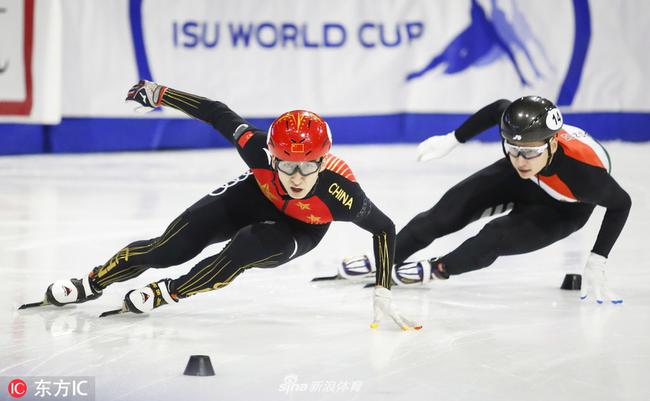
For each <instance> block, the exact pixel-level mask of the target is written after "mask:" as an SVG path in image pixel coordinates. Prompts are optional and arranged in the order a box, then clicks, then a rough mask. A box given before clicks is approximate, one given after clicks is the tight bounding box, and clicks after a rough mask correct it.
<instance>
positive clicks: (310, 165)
mask: <svg viewBox="0 0 650 401" xmlns="http://www.w3.org/2000/svg"><path fill="white" fill-rule="evenodd" d="M322 163H323V159H322V158H321V159H318V160H310V161H307V162H291V161H287V160H280V159H276V162H275V168H277V169H278V170H279V171H282V172H283V173H285V174H287V175H294V174H295V173H296V171H297V172H299V173H300V175H302V176H303V177H304V176H308V175H312V174H314V173H316V172H318V170H319V169H320V165H321V164H322Z"/></svg>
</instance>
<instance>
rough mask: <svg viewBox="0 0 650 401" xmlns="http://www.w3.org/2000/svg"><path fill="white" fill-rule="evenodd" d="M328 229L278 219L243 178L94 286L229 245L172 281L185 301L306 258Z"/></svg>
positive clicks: (111, 266)
mask: <svg viewBox="0 0 650 401" xmlns="http://www.w3.org/2000/svg"><path fill="white" fill-rule="evenodd" d="M328 227H329V224H323V225H312V224H306V223H303V222H301V221H298V220H295V219H292V218H291V217H288V216H286V215H284V214H282V213H281V212H280V211H278V210H277V209H276V208H275V207H274V206H273V205H272V204H271V203H270V202H269V201H268V200H267V199H266V198H264V196H263V195H262V193H261V191H260V189H259V187H258V186H257V184H256V182H255V178H254V177H253V175H251V174H249V173H246V174H244V175H242V176H240V177H239V178H237V179H236V180H233V181H230V182H228V183H227V184H225V185H223V186H221V187H220V188H218V189H216V190H215V191H213V192H212V193H210V194H208V195H206V196H205V197H203V198H202V199H201V200H199V201H198V202H196V203H195V204H194V205H192V206H191V207H190V208H188V209H187V210H186V211H185V212H183V214H181V215H180V216H179V217H177V218H176V219H175V220H174V221H173V222H172V223H171V224H170V225H169V226H168V227H167V229H166V230H165V232H164V233H163V234H162V235H161V236H160V237H157V238H153V239H150V240H144V241H136V242H133V243H131V244H129V245H128V246H126V247H124V248H123V249H121V250H120V251H119V252H118V253H117V254H115V255H114V256H113V257H112V258H111V259H110V260H109V261H108V262H107V263H106V264H104V265H103V266H99V267H97V268H95V269H94V271H93V272H94V277H93V285H96V286H97V287H99V288H105V287H107V286H109V285H110V284H112V283H114V282H119V281H126V280H129V279H131V278H133V277H136V276H138V275H140V274H141V273H142V272H144V271H145V270H147V269H149V268H151V267H153V268H164V267H169V266H175V265H178V264H181V263H184V262H187V261H188V260H190V259H192V258H193V257H195V256H196V255H198V254H199V253H200V252H201V251H202V250H203V249H204V248H205V247H207V246H208V245H210V244H214V243H217V242H222V241H226V240H230V242H229V243H228V244H227V245H226V246H225V247H224V248H223V250H222V251H221V252H219V253H218V254H216V255H214V256H210V257H208V258H206V259H203V260H202V261H200V262H199V263H198V264H197V265H196V266H194V267H193V268H192V269H191V270H190V271H189V272H188V273H187V274H185V275H183V276H181V277H179V278H177V279H175V280H172V282H171V286H170V287H171V288H170V292H172V293H176V294H177V296H178V297H180V298H183V297H187V296H189V295H193V294H196V293H199V292H204V291H210V290H214V289H217V288H220V287H224V286H226V285H228V284H229V283H230V282H231V281H232V280H233V279H234V278H235V277H237V276H238V275H239V274H241V273H242V272H243V271H244V270H246V269H249V268H251V267H276V266H279V265H281V264H284V263H286V262H288V261H289V260H291V259H294V258H297V257H298V256H301V255H304V254H305V253H307V252H308V251H310V250H311V249H313V248H314V247H315V246H316V245H317V244H318V243H319V242H320V240H321V239H322V238H323V236H324V235H325V232H327V229H328Z"/></svg>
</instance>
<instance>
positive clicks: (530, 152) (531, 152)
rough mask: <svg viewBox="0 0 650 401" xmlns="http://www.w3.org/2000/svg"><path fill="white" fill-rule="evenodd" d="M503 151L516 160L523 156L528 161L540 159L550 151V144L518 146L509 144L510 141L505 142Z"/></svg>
mask: <svg viewBox="0 0 650 401" xmlns="http://www.w3.org/2000/svg"><path fill="white" fill-rule="evenodd" d="M503 149H504V150H505V152H506V153H507V154H508V155H510V156H512V157H514V158H515V159H516V158H517V157H519V156H521V157H523V158H524V159H526V160H530V159H535V158H537V157H540V156H541V155H542V154H543V153H544V152H545V151H546V149H548V142H547V143H545V144H543V145H541V146H516V145H513V144H511V143H508V141H503Z"/></svg>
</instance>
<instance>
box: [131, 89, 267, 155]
mask: <svg viewBox="0 0 650 401" xmlns="http://www.w3.org/2000/svg"><path fill="white" fill-rule="evenodd" d="M126 100H127V101H133V102H136V103H138V104H139V106H138V107H136V111H145V112H146V111H151V110H153V109H155V108H156V107H159V106H167V107H171V108H174V109H176V110H180V111H182V112H183V113H185V114H187V115H189V116H191V117H194V118H197V119H199V120H201V121H204V122H206V123H208V124H210V125H212V126H213V127H214V128H215V129H216V130H217V131H219V133H221V135H223V137H224V138H226V140H227V141H228V142H230V143H232V144H235V141H236V140H238V139H239V137H240V136H241V135H242V134H243V133H244V132H247V131H251V130H255V127H253V126H252V125H250V124H249V123H248V122H247V121H246V120H244V119H243V118H242V117H241V116H239V115H238V114H237V113H235V112H234V111H232V110H231V109H230V108H229V107H228V106H226V105H225V104H223V103H221V102H218V101H213V100H210V99H208V98H205V97H202V96H197V95H193V94H191V93H187V92H182V91H179V90H176V89H172V88H169V87H166V86H163V85H158V84H156V83H155V82H150V81H145V80H141V81H140V82H138V83H137V84H136V85H134V86H133V87H132V88H131V89H130V90H129V92H128V95H127V97H126Z"/></svg>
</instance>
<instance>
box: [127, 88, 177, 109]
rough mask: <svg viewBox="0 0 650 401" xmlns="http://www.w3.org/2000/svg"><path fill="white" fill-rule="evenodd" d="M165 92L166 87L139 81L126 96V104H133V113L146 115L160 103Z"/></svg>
mask: <svg viewBox="0 0 650 401" xmlns="http://www.w3.org/2000/svg"><path fill="white" fill-rule="evenodd" d="M166 90H167V87H166V86H162V85H158V84H157V83H155V82H150V81H145V80H140V82H138V83H137V84H135V85H133V86H132V87H131V89H129V92H128V93H127V95H126V99H124V100H125V101H127V102H129V101H130V102H135V103H136V104H137V106H136V107H135V109H134V110H135V111H137V112H140V113H147V112H149V111H152V110H153V109H155V108H156V107H158V106H160V104H161V103H162V95H163V94H164V93H165V91H166Z"/></svg>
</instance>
